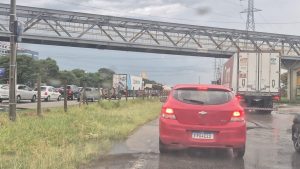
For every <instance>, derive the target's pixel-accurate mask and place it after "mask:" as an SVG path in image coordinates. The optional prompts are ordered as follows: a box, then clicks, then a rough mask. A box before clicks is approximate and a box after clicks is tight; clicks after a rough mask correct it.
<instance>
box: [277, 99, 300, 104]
mask: <svg viewBox="0 0 300 169" xmlns="http://www.w3.org/2000/svg"><path fill="white" fill-rule="evenodd" d="M279 103H281V104H300V98H299V97H297V100H296V101H289V100H288V99H287V98H286V97H281V99H280V101H279Z"/></svg>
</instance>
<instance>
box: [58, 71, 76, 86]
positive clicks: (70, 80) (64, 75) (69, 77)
mask: <svg viewBox="0 0 300 169" xmlns="http://www.w3.org/2000/svg"><path fill="white" fill-rule="evenodd" d="M59 79H60V80H61V82H62V84H63V82H64V81H65V80H66V81H67V84H74V85H79V80H78V79H77V78H76V76H75V75H74V73H73V72H72V71H67V70H64V71H60V72H59Z"/></svg>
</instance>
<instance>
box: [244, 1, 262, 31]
mask: <svg viewBox="0 0 300 169" xmlns="http://www.w3.org/2000/svg"><path fill="white" fill-rule="evenodd" d="M241 1H242V0H241ZM259 11H261V10H260V9H256V8H255V7H254V0H248V9H245V10H244V11H242V12H241V13H247V22H246V30H247V31H255V19H254V13H255V12H259Z"/></svg>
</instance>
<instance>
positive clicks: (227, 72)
mask: <svg viewBox="0 0 300 169" xmlns="http://www.w3.org/2000/svg"><path fill="white" fill-rule="evenodd" d="M221 83H222V85H224V86H227V87H229V88H231V89H232V90H233V91H234V92H235V94H236V96H237V97H238V98H239V99H240V101H241V105H242V106H244V109H245V110H248V111H257V112H262V113H271V112H272V111H273V110H276V107H275V106H274V102H276V101H278V100H279V99H280V53H279V52H257V53H254V52H237V53H235V54H234V55H233V56H232V57H231V58H230V59H229V60H228V61H227V62H226V63H225V64H224V67H223V76H222V80H221Z"/></svg>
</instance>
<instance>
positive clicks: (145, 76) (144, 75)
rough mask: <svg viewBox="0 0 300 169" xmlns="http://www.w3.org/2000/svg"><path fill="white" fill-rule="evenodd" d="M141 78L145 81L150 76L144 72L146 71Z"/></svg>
mask: <svg viewBox="0 0 300 169" xmlns="http://www.w3.org/2000/svg"><path fill="white" fill-rule="evenodd" d="M141 77H142V78H143V79H148V75H147V73H146V72H144V71H143V72H142V73H141Z"/></svg>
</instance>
